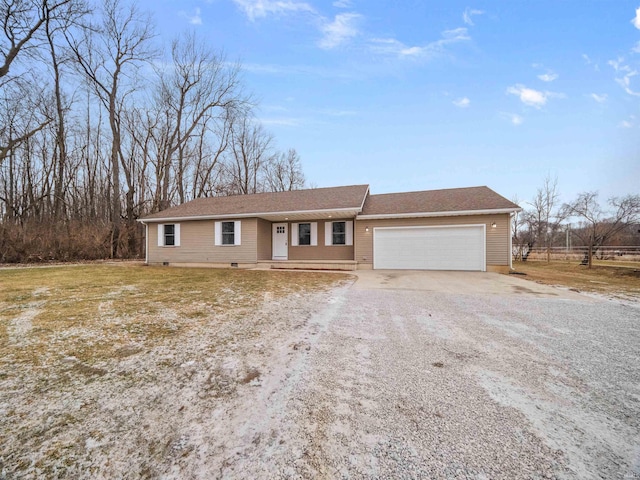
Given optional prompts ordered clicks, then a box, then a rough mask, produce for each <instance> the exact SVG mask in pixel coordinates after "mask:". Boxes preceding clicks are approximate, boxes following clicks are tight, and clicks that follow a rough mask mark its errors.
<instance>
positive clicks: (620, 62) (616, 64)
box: [608, 57, 631, 72]
mask: <svg viewBox="0 0 640 480" xmlns="http://www.w3.org/2000/svg"><path fill="white" fill-rule="evenodd" d="M608 63H609V65H611V66H612V67H613V69H614V70H615V71H616V72H630V71H631V67H630V66H629V65H625V64H624V57H618V58H616V59H615V60H609V62H608Z"/></svg>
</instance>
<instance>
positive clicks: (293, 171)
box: [265, 148, 305, 192]
mask: <svg viewBox="0 0 640 480" xmlns="http://www.w3.org/2000/svg"><path fill="white" fill-rule="evenodd" d="M265 181H266V188H267V189H268V190H269V191H271V192H286V191H289V190H299V189H301V188H304V185H305V178H304V173H303V171H302V164H301V162H300V155H298V152H296V151H295V150H294V149H293V148H291V149H289V150H288V151H287V152H286V153H284V152H281V153H279V154H276V155H274V156H273V157H272V158H271V159H270V161H269V163H268V164H267V169H266V178H265Z"/></svg>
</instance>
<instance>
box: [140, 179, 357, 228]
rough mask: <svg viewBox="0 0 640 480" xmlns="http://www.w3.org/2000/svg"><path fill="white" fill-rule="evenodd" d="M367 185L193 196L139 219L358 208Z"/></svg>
mask: <svg viewBox="0 0 640 480" xmlns="http://www.w3.org/2000/svg"><path fill="white" fill-rule="evenodd" d="M368 191H369V186H368V185H351V186H347V187H331V188H313V189H309V190H293V191H290V192H275V193H257V194H253V195H233V196H229V197H209V198H197V199H195V200H192V201H190V202H186V203H183V204H182V205H178V206H176V207H173V208H168V209H166V210H163V211H161V212H157V213H154V214H151V215H148V216H146V217H144V218H142V219H141V220H143V221H147V220H153V219H160V218H181V217H200V216H202V217H213V216H217V215H220V216H226V215H240V216H248V215H251V214H258V213H286V212H304V211H320V210H341V209H353V210H356V211H360V208H361V206H362V202H363V201H364V199H365V196H366V194H367V192H368Z"/></svg>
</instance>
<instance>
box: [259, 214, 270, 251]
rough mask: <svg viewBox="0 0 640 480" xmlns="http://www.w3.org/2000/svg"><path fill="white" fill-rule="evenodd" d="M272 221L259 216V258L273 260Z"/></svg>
mask: <svg viewBox="0 0 640 480" xmlns="http://www.w3.org/2000/svg"><path fill="white" fill-rule="evenodd" d="M271 225H272V223H271V222H268V221H266V220H263V219H261V218H258V239H257V242H258V243H257V245H258V260H271V256H272V254H273V252H272V250H271V242H272V238H273V236H272V232H271V228H272V227H271Z"/></svg>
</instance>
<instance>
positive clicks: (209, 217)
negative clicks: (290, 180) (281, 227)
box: [138, 207, 362, 224]
mask: <svg viewBox="0 0 640 480" xmlns="http://www.w3.org/2000/svg"><path fill="white" fill-rule="evenodd" d="M361 211H362V207H347V208H327V209H323V210H294V211H290V212H255V213H227V214H224V215H191V216H184V217H162V218H142V219H139V220H138V222H140V223H143V224H144V222H150V223H159V222H176V221H188V220H217V219H224V218H255V217H276V216H283V215H290V216H294V215H300V214H305V215H309V214H313V215H316V214H317V215H322V214H325V213H334V212H354V213H356V214H357V213H358V212H361Z"/></svg>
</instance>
